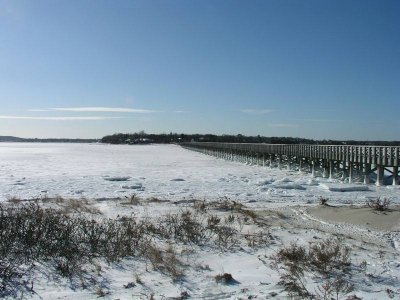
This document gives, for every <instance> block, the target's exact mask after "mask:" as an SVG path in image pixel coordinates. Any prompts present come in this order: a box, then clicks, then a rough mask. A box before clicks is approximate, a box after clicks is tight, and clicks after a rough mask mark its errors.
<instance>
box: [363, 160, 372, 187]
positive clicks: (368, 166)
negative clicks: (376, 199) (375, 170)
mask: <svg viewBox="0 0 400 300" xmlns="http://www.w3.org/2000/svg"><path fill="white" fill-rule="evenodd" d="M370 173H371V164H367V163H366V164H364V184H369V174H370Z"/></svg>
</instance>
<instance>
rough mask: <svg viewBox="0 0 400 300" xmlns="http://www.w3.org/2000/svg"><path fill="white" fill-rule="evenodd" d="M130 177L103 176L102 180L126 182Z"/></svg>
mask: <svg viewBox="0 0 400 300" xmlns="http://www.w3.org/2000/svg"><path fill="white" fill-rule="evenodd" d="M130 178H131V177H130V176H104V177H103V179H104V180H107V181H128V180H129V179H130Z"/></svg>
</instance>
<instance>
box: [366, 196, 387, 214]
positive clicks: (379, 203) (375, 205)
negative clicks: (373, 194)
mask: <svg viewBox="0 0 400 300" xmlns="http://www.w3.org/2000/svg"><path fill="white" fill-rule="evenodd" d="M389 204H390V200H389V199H387V198H384V199H383V200H381V198H380V197H378V198H377V199H375V200H370V201H368V202H367V205H368V206H369V207H370V208H372V209H373V210H376V211H380V212H384V211H388V210H389Z"/></svg>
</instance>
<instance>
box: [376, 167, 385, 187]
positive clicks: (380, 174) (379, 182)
mask: <svg viewBox="0 0 400 300" xmlns="http://www.w3.org/2000/svg"><path fill="white" fill-rule="evenodd" d="M384 170H385V168H384V167H383V166H380V165H378V166H376V173H377V177H376V185H377V186H381V185H383V176H384Z"/></svg>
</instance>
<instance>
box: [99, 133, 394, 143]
mask: <svg viewBox="0 0 400 300" xmlns="http://www.w3.org/2000/svg"><path fill="white" fill-rule="evenodd" d="M140 139H149V140H152V141H153V142H154V143H157V144H169V143H181V142H191V141H195V142H219V143H267V144H315V145H371V146H400V141H355V140H347V141H340V140H313V139H305V138H295V137H265V136H260V135H257V136H246V135H242V134H237V135H227V134H223V135H215V134H184V133H172V132H171V133H161V134H148V133H145V132H144V131H140V132H135V133H116V134H113V135H107V136H105V137H103V138H102V139H101V142H102V143H108V144H130V143H131V142H132V141H135V140H140Z"/></svg>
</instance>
